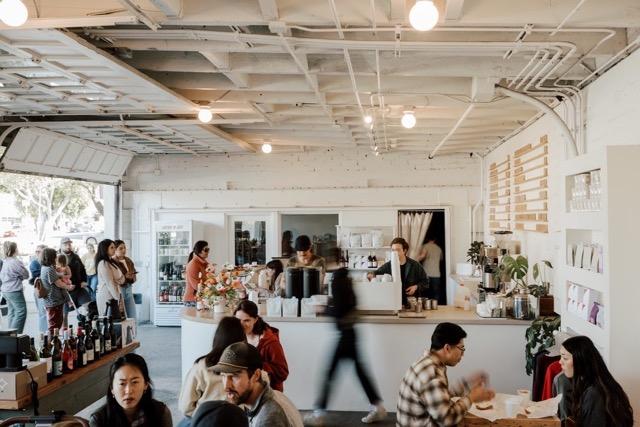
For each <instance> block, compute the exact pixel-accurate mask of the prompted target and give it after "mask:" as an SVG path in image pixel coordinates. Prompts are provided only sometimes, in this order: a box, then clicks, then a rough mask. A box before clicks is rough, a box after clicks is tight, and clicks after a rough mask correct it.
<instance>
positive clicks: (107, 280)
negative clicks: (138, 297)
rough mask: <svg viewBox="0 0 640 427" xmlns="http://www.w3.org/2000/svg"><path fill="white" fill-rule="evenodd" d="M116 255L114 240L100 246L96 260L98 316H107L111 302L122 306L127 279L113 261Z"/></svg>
mask: <svg viewBox="0 0 640 427" xmlns="http://www.w3.org/2000/svg"><path fill="white" fill-rule="evenodd" d="M115 254H116V245H115V244H114V243H113V240H109V239H104V240H102V241H101V242H100V243H99V244H98V251H97V253H96V259H95V264H96V271H97V272H98V292H97V294H96V303H97V305H98V316H104V315H105V313H106V311H107V304H108V303H109V301H111V300H116V301H118V306H120V304H121V298H122V295H121V294H120V286H121V285H122V284H123V283H124V280H125V279H124V275H123V274H122V271H120V268H119V267H118V264H117V263H116V261H114V260H113V257H114V256H115ZM125 314H126V313H125Z"/></svg>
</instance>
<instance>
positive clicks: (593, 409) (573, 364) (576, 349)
mask: <svg viewBox="0 0 640 427" xmlns="http://www.w3.org/2000/svg"><path fill="white" fill-rule="evenodd" d="M560 366H562V373H563V374H564V375H565V376H566V377H567V378H568V379H569V381H570V382H571V385H572V388H573V391H572V392H571V393H567V395H564V394H563V397H562V401H561V402H560V412H561V413H562V412H565V413H566V414H567V415H569V416H571V417H572V418H573V419H574V420H575V422H576V425H578V426H580V427H600V426H616V427H631V426H633V409H632V408H631V404H630V403H629V397H628V396H627V394H626V393H625V392H624V390H623V389H622V387H621V386H620V384H618V382H617V381H616V380H615V379H614V378H613V376H612V375H611V373H610V372H609V369H607V365H605V363H604V360H603V359H602V356H601V355H600V352H598V349H597V348H596V347H595V346H594V345H593V342H592V341H591V340H590V339H589V338H588V337H585V336H577V337H572V338H569V339H567V340H565V341H564V342H563V343H562V346H561V347H560Z"/></svg>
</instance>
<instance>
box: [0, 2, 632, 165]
mask: <svg viewBox="0 0 640 427" xmlns="http://www.w3.org/2000/svg"><path fill="white" fill-rule="evenodd" d="M435 3H436V5H437V6H438V8H439V10H440V14H441V22H440V23H439V25H438V26H437V27H436V29H435V30H434V31H431V32H428V33H419V32H417V31H414V30H412V29H411V27H410V26H409V25H408V23H407V16H408V11H409V9H410V7H411V6H412V4H413V0H406V1H405V0H350V1H347V0H333V1H332V0H319V1H314V2H310V1H308V0H234V1H228V0H140V1H134V0H101V1H96V0H75V1H73V0H36V1H33V0H30V1H26V0H25V4H27V6H29V9H30V17H31V18H32V19H30V20H29V21H28V22H27V24H26V25H25V26H24V28H23V29H19V30H8V29H2V28H0V82H2V83H3V84H4V87H1V88H0V114H2V115H3V121H4V123H0V125H5V126H8V125H17V126H23V127H24V126H38V127H42V128H47V129H50V130H53V131H55V132H57V133H60V134H67V135H70V136H73V137H77V138H81V139H85V140H88V141H93V142H96V143H101V144H108V145H113V146H117V147H118V148H121V149H124V150H128V151H131V152H133V153H136V154H140V155H145V154H158V153H185V154H190V155H208V154H219V153H239V152H251V151H256V150H257V149H259V146H260V144H262V143H263V142H265V141H267V142H270V143H271V144H272V145H273V146H274V151H276V152H277V151H290V150H300V149H302V150H306V149H318V148H328V147H336V148H353V147H356V146H364V147H373V146H377V147H378V150H379V151H381V152H384V151H385V150H403V151H415V152H422V153H425V154H428V153H430V152H432V150H433V149H434V148H435V147H436V146H438V145H441V148H440V150H439V153H443V154H444V153H454V152H480V153H483V152H486V151H487V150H489V149H491V147H493V146H495V145H496V144H498V143H499V142H500V141H502V140H503V139H504V138H505V137H508V135H510V134H512V133H513V132H517V130H518V129H519V128H520V127H521V126H522V125H524V124H525V123H527V122H529V121H531V120H532V119H534V117H535V116H536V114H538V111H537V110H536V109H535V107H532V106H531V105H530V104H526V103H522V102H521V101H518V100H515V99H512V98H505V97H503V96H497V95H495V94H494V92H493V87H494V85H495V84H500V85H502V86H506V87H510V88H511V89H515V90H518V91H520V92H525V93H528V94H530V95H532V96H535V97H537V98H539V99H541V100H543V101H544V102H546V103H548V104H551V105H553V104H554V103H557V102H558V101H557V98H556V97H557V96H564V97H566V96H567V95H568V94H570V93H571V92H572V91H575V89H579V88H583V87H584V86H586V85H587V84H589V83H590V82H591V81H593V79H594V78H596V77H597V75H598V74H594V73H593V72H594V71H596V70H598V69H599V68H601V67H603V68H602V70H601V72H602V71H605V70H606V69H607V68H608V67H610V66H611V65H613V64H614V63H615V62H616V61H618V60H620V59H621V58H623V57H624V55H625V54H627V53H628V52H630V51H632V50H633V49H635V48H636V47H637V45H638V29H637V28H634V26H635V27H640V2H639V1H637V0H617V1H616V2H603V1H598V0H548V1H544V2H543V1H540V0H518V1H514V0H467V1H464V0H440V1H436V2H435ZM35 6H37V9H36V7H35ZM559 25H561V27H559ZM59 27H67V28H69V29H67V30H60V29H56V28H59ZM625 48H627V49H626V50H625V51H623V49H625ZM621 51H622V53H620V52H621ZM580 102H581V100H580V99H579V98H576V99H574V100H572V101H571V103H572V104H575V105H577V106H578V107H579V106H580ZM199 105H208V106H210V107H211V109H212V110H213V112H214V113H215V114H214V120H213V121H212V123H211V124H208V125H202V124H200V123H199V122H198V121H197V120H196V119H195V113H196V112H197V108H198V106H199ZM407 110H413V111H414V112H415V114H416V117H417V119H418V123H417V125H416V127H415V128H413V129H410V130H409V129H404V128H402V126H401V125H400V117H401V116H402V114H403V112H404V111H407ZM569 111H570V110H569ZM578 111H579V108H578ZM365 114H372V115H373V116H374V117H375V120H374V125H373V128H372V129H369V127H368V126H367V125H365V123H364V122H363V116H364V115H365ZM567 117H568V118H567V122H568V125H569V127H570V128H571V129H572V130H573V131H574V132H575V129H576V128H577V126H576V125H575V120H574V118H575V117H577V118H579V114H573V113H572V112H569V113H568V114H567ZM575 136H576V137H577V136H579V135H578V134H577V133H576V135H575ZM443 142H444V143H443Z"/></svg>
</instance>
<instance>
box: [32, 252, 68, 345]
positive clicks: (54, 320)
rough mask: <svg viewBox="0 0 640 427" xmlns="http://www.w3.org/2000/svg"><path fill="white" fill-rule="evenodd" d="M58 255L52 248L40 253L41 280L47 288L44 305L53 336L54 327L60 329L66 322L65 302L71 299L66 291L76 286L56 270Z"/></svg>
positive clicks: (50, 333)
mask: <svg viewBox="0 0 640 427" xmlns="http://www.w3.org/2000/svg"><path fill="white" fill-rule="evenodd" d="M57 256H58V253H57V252H56V250H55V249H52V248H44V249H43V250H42V252H41V253H40V265H41V268H40V280H42V286H44V288H45V289H46V290H47V296H46V298H44V307H45V310H47V324H48V329H49V335H51V336H53V333H54V329H60V328H61V327H62V324H63V322H64V304H65V303H66V302H67V301H68V300H69V299H68V295H67V294H66V293H65V292H64V291H65V290H66V291H72V290H73V289H74V288H75V286H74V285H72V284H71V285H69V284H66V283H65V282H64V280H62V279H61V278H60V276H58V272H57V271H56V258H57ZM69 304H71V302H69Z"/></svg>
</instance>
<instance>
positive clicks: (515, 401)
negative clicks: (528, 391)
mask: <svg viewBox="0 0 640 427" xmlns="http://www.w3.org/2000/svg"><path fill="white" fill-rule="evenodd" d="M521 403H522V398H521V397H520V396H514V397H510V398H508V399H507V400H505V401H504V406H505V412H506V415H507V418H515V417H516V415H518V411H519V410H520V406H521Z"/></svg>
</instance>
